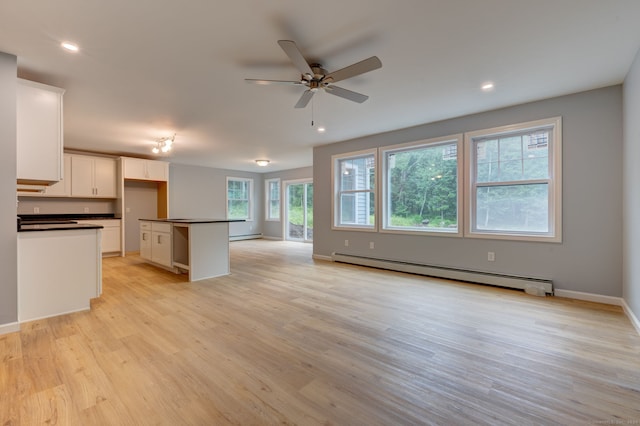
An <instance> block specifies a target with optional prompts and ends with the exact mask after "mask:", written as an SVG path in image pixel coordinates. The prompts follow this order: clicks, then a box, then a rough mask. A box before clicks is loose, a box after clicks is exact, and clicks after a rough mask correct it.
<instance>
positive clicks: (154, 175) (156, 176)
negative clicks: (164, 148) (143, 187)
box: [147, 160, 169, 182]
mask: <svg viewBox="0 0 640 426" xmlns="http://www.w3.org/2000/svg"><path fill="white" fill-rule="evenodd" d="M168 166H169V164H168V163H165V162H164V161H152V160H149V161H147V179H149V180H155V181H158V182H166V181H167V180H168V176H167V175H168V174H169V173H168V172H169V170H168V169H169V167H168Z"/></svg>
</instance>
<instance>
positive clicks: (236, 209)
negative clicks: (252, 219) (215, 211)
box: [229, 200, 249, 219]
mask: <svg viewBox="0 0 640 426" xmlns="http://www.w3.org/2000/svg"><path fill="white" fill-rule="evenodd" d="M248 218H249V202H248V201H239V200H229V219H248Z"/></svg>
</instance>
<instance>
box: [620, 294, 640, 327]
mask: <svg viewBox="0 0 640 426" xmlns="http://www.w3.org/2000/svg"><path fill="white" fill-rule="evenodd" d="M622 309H624V313H625V314H627V317H629V321H631V324H633V326H634V327H635V328H636V331H637V332H638V334H640V320H638V317H637V316H636V315H635V314H634V313H633V311H632V310H631V307H630V306H629V305H628V304H627V301H626V300H624V299H622Z"/></svg>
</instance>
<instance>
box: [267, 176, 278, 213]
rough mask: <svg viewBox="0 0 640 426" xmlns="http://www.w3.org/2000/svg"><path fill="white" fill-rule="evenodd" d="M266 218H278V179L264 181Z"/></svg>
mask: <svg viewBox="0 0 640 426" xmlns="http://www.w3.org/2000/svg"><path fill="white" fill-rule="evenodd" d="M264 186H265V195H266V199H265V206H266V212H265V213H266V215H265V218H266V220H280V179H267V180H266V181H265V184H264Z"/></svg>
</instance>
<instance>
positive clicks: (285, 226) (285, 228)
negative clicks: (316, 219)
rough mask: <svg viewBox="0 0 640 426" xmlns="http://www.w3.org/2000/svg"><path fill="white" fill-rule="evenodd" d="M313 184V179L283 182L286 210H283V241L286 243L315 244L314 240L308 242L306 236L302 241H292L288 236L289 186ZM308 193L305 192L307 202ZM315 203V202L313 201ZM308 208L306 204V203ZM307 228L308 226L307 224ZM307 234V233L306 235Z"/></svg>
mask: <svg viewBox="0 0 640 426" xmlns="http://www.w3.org/2000/svg"><path fill="white" fill-rule="evenodd" d="M308 183H310V184H313V179H312V178H303V179H291V180H283V181H282V194H281V195H283V197H282V199H283V201H284V203H283V204H284V209H282V239H283V240H284V241H296V242H300V243H313V240H307V239H306V238H305V235H303V237H302V239H300V240H297V239H291V238H289V234H288V232H287V231H288V227H289V226H288V225H289V185H300V184H308ZM306 197H307V193H306V191H305V194H304V198H305V201H306ZM312 201H313V200H312ZM305 207H306V202H305ZM305 222H306V214H305ZM305 228H306V224H305ZM305 234H306V233H305Z"/></svg>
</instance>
